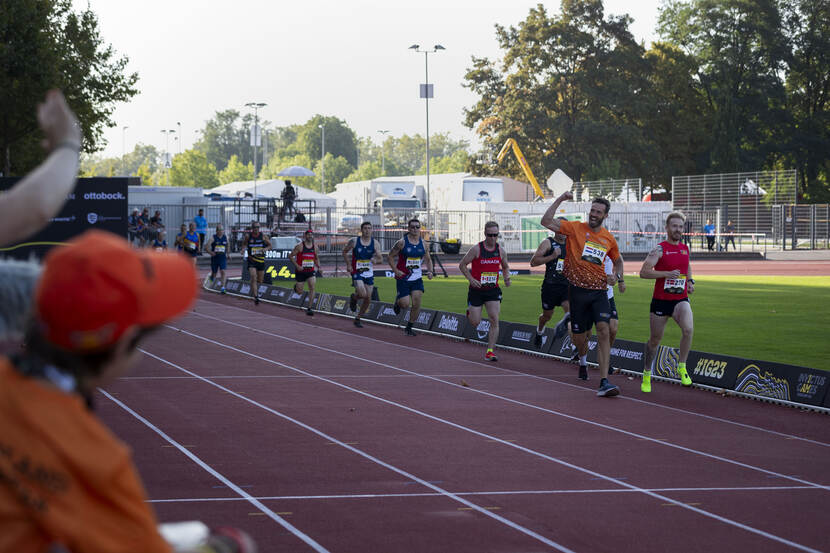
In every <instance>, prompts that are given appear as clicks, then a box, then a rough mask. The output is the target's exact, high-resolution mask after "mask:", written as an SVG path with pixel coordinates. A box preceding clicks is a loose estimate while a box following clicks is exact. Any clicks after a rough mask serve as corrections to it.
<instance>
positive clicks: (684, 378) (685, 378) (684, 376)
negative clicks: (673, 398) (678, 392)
mask: <svg viewBox="0 0 830 553" xmlns="http://www.w3.org/2000/svg"><path fill="white" fill-rule="evenodd" d="M677 372H679V373H680V382H681V383H682V384H683V385H684V386H691V385H692V379H691V378H690V377H689V373H688V372H686V369H685V368H681V367H677Z"/></svg>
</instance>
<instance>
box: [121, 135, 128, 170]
mask: <svg viewBox="0 0 830 553" xmlns="http://www.w3.org/2000/svg"><path fill="white" fill-rule="evenodd" d="M129 128H130V127H128V126H126V125H124V126H123V127H121V168H122V169H124V176H125V177H126V176H127V162H126V160H125V159H124V158H126V157H127V129H129Z"/></svg>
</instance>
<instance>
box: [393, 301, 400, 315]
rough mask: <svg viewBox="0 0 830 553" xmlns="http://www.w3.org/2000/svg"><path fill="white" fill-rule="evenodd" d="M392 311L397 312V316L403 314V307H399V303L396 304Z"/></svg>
mask: <svg viewBox="0 0 830 553" xmlns="http://www.w3.org/2000/svg"><path fill="white" fill-rule="evenodd" d="M392 311H394V312H395V315H400V314H401V306H400V305H398V302H395V305H393V306H392Z"/></svg>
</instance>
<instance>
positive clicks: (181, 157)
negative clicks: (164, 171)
mask: <svg viewBox="0 0 830 553" xmlns="http://www.w3.org/2000/svg"><path fill="white" fill-rule="evenodd" d="M172 165H173V166H172V167H171V168H170V186H194V187H198V188H214V187H216V186H219V176H218V175H217V173H216V167H214V165H213V164H212V163H210V162H209V161H208V160H207V156H206V155H205V154H204V153H203V152H200V151H199V150H185V151H184V152H182V153H181V154H178V155H176V156H174V157H173V164H172ZM226 170H227V168H226ZM229 182H233V181H229Z"/></svg>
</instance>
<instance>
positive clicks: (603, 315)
mask: <svg viewBox="0 0 830 553" xmlns="http://www.w3.org/2000/svg"><path fill="white" fill-rule="evenodd" d="M568 300H569V302H570V307H571V330H572V332H573V333H574V334H582V333H583V332H587V331H588V330H589V329H590V328H591V326H592V325H593V324H594V323H606V324H607V323H608V321H610V320H611V305H610V304H609V302H608V290H607V289H606V288H603V289H601V290H590V289H588V288H580V287H579V286H574V285H571V286H570V287H569V288H568Z"/></svg>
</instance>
